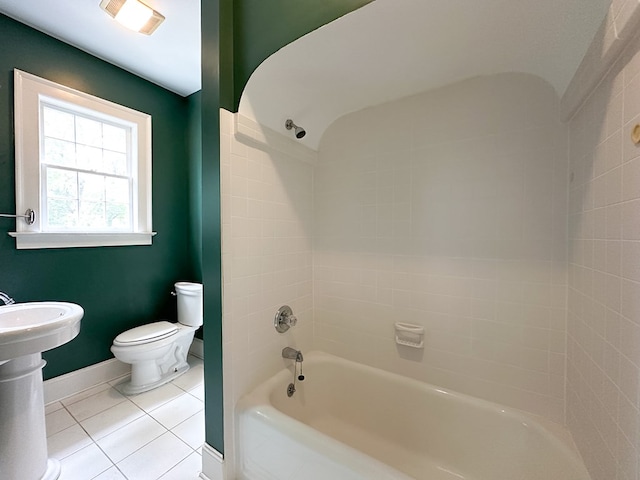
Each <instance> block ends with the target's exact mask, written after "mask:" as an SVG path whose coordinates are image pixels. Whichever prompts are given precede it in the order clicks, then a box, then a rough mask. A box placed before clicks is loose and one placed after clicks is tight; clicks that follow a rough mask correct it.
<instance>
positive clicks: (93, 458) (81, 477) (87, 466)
mask: <svg viewBox="0 0 640 480" xmlns="http://www.w3.org/2000/svg"><path fill="white" fill-rule="evenodd" d="M60 463H61V466H62V474H61V475H60V479H59V480H91V479H93V478H94V477H96V476H97V475H99V474H101V473H102V472H104V471H106V470H107V469H109V468H111V467H112V466H113V463H111V461H110V460H109V459H108V458H107V456H106V455H105V454H104V453H102V450H100V449H99V448H98V447H97V446H96V445H95V444H93V443H92V444H91V445H89V446H87V447H84V448H83V449H82V450H78V451H77V452H76V453H74V454H73V455H70V456H68V457H67V458H65V459H63V460H62V461H61V462H60ZM139 478H141V479H142V478H144V477H139Z"/></svg>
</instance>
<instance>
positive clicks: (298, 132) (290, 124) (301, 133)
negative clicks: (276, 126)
mask: <svg viewBox="0 0 640 480" xmlns="http://www.w3.org/2000/svg"><path fill="white" fill-rule="evenodd" d="M284 127H285V128H286V129H287V130H291V129H293V132H294V133H295V134H296V138H297V139H298V140H299V139H301V138H302V137H304V136H305V135H306V134H307V132H306V131H305V129H304V128H302V127H299V126H298V125H296V124H295V123H293V120H291V119H288V120H287V121H286V122H285V123H284Z"/></svg>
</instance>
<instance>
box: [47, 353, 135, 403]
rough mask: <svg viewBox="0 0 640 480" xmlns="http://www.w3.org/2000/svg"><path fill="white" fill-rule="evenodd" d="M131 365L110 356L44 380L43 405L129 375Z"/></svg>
mask: <svg viewBox="0 0 640 480" xmlns="http://www.w3.org/2000/svg"><path fill="white" fill-rule="evenodd" d="M130 372H131V367H130V366H129V365H128V364H126V363H122V362H121V361H120V360H117V359H115V358H111V359H109V360H105V361H104V362H100V363H96V364H95V365H89V366H88V367H85V368H81V369H79V370H75V371H73V372H69V373H67V374H65V375H60V376H59V377H54V378H50V379H49V380H46V381H45V382H44V403H45V405H47V404H49V403H52V402H57V401H59V400H62V399H63V398H66V397H69V396H71V395H74V394H76V393H78V392H81V391H83V390H87V389H88V388H91V387H95V386H96V385H100V384H102V383H107V382H110V381H112V380H115V379H116V378H120V377H124V376H127V375H129V374H130Z"/></svg>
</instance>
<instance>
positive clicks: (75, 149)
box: [10, 70, 154, 249]
mask: <svg viewBox="0 0 640 480" xmlns="http://www.w3.org/2000/svg"><path fill="white" fill-rule="evenodd" d="M14 80H15V81H14V88H15V95H14V97H15V142H16V208H17V211H18V213H22V212H25V211H26V210H27V209H32V210H34V211H35V212H36V219H35V222H34V223H33V224H31V225H28V224H27V223H26V222H24V221H23V220H18V221H17V222H16V232H11V233H10V235H12V236H14V237H15V238H16V245H17V248H19V249H21V248H60V247H90V246H113V245H149V244H151V239H152V236H153V235H154V232H152V226H151V117H150V116H149V115H147V114H144V113H141V112H137V111H135V110H131V109H129V108H126V107H123V106H121V105H117V104H115V103H112V102H108V101H106V100H103V99H100V98H97V97H94V96H91V95H88V94H85V93H82V92H79V91H77V90H73V89H71V88H67V87H65V86H62V85H58V84H55V83H53V82H50V81H48V80H44V79H42V78H39V77H36V76H34V75H31V74H28V73H25V72H21V71H19V70H15V74H14Z"/></svg>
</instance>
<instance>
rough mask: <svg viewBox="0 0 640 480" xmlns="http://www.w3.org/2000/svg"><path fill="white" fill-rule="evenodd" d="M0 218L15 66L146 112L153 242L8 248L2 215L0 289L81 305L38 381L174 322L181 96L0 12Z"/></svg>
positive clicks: (180, 238) (179, 247) (183, 248)
mask: <svg viewBox="0 0 640 480" xmlns="http://www.w3.org/2000/svg"><path fill="white" fill-rule="evenodd" d="M0 45H1V46H2V47H0V213H13V212H15V187H14V178H15V175H14V169H15V163H14V145H13V69H14V68H18V69H20V70H24V71H26V72H29V73H32V74H35V75H38V76H40V77H43V78H46V79H48V80H52V81H54V82H58V83H62V84H64V85H67V86H69V87H72V88H76V89H78V90H82V91H84V92H87V93H89V94H92V95H96V96H99V97H102V98H105V99H107V100H110V101H113V102H116V103H119V104H122V105H126V106H128V107H131V108H134V109H136V110H140V111H143V112H145V113H149V114H151V115H152V124H153V227H154V230H155V231H157V232H158V235H156V237H154V239H153V245H152V246H139V247H138V246H135V247H102V248H65V249H50V250H16V248H15V240H14V239H13V238H11V237H9V236H8V235H7V232H9V231H13V230H15V220H13V219H7V218H0V291H3V292H6V293H8V294H9V295H11V296H12V297H13V298H14V299H15V300H16V301H18V302H26V301H41V300H62V301H70V302H75V303H78V304H80V305H82V306H83V307H84V309H85V316H84V319H83V320H82V328H81V332H80V334H79V335H78V337H76V338H75V339H74V340H73V341H71V342H70V343H68V344H66V345H63V346H61V347H58V348H57V349H54V350H50V351H49V352H45V354H44V357H45V359H46V360H47V362H48V363H47V366H46V367H45V370H44V374H45V378H50V377H54V376H57V375H60V374H63V373H67V372H70V371H73V370H76V369H79V368H82V367H85V366H88V365H92V364H94V363H98V362H101V361H103V360H106V359H108V358H111V357H112V355H111V352H110V350H109V347H110V346H111V342H112V340H113V338H114V337H115V336H116V335H117V334H118V333H121V332H123V331H124V330H126V329H128V328H131V327H133V326H136V325H140V324H143V323H146V322H149V321H150V320H156V319H160V318H175V299H174V298H173V297H172V296H171V295H170V291H171V290H172V288H173V283H174V282H175V281H178V280H191V279H192V278H193V277H194V271H195V270H194V268H193V264H192V263H191V262H190V232H191V231H190V229H189V215H188V213H189V210H190V207H189V198H188V191H189V187H188V185H189V184H188V182H189V176H188V175H189V169H188V157H189V156H190V148H189V143H188V137H187V129H186V128H185V126H186V125H187V122H188V121H189V105H188V104H189V102H188V100H187V99H185V98H183V97H181V96H179V95H175V94H173V93H170V92H168V91H167V90H165V89H163V88H160V87H158V86H155V85H153V84H151V83H149V82H147V81H145V80H143V79H141V78H139V77H137V76H134V75H132V74H130V73H127V72H125V71H124V70H122V69H120V68H117V67H115V66H113V65H111V64H109V63H106V62H103V61H102V60H98V59H97V58H95V57H93V56H91V55H88V54H86V53H84V52H82V51H80V50H78V49H76V48H74V47H71V46H69V45H66V44H64V43H62V42H59V41H57V40H55V39H53V38H51V37H49V36H46V35H44V34H42V33H39V32H37V31H35V30H33V29H31V28H29V27H27V26H25V25H22V24H21V23H18V22H15V21H14V20H12V19H10V18H8V17H5V16H3V15H0Z"/></svg>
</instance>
